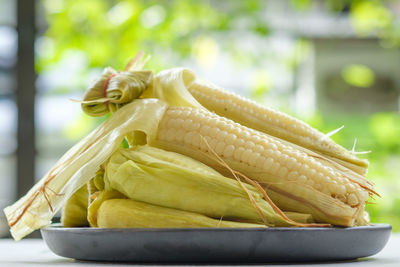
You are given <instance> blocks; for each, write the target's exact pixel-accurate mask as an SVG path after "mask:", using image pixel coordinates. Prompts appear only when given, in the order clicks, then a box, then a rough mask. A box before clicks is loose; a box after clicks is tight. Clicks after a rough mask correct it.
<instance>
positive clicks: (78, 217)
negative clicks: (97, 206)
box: [61, 185, 89, 227]
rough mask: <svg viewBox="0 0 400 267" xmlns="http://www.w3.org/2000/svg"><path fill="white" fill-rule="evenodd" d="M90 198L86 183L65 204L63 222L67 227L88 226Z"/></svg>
mask: <svg viewBox="0 0 400 267" xmlns="http://www.w3.org/2000/svg"><path fill="white" fill-rule="evenodd" d="M88 200H89V193H88V190H87V187H86V185H84V186H82V187H81V188H80V189H79V190H78V191H76V192H75V193H74V194H73V195H72V196H71V197H70V198H69V199H68V201H67V203H66V204H65V206H64V208H63V210H62V213H61V224H62V225H63V226H65V227H79V226H88V225H89V222H88V220H87V208H88Z"/></svg>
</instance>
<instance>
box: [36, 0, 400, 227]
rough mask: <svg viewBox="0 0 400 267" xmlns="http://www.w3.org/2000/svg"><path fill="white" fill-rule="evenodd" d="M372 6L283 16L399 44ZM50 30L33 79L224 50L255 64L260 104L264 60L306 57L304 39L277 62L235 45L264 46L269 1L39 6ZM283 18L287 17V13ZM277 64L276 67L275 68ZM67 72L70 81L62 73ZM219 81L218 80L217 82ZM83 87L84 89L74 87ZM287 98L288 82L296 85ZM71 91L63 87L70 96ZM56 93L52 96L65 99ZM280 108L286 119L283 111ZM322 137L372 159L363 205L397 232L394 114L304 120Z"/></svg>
mask: <svg viewBox="0 0 400 267" xmlns="http://www.w3.org/2000/svg"><path fill="white" fill-rule="evenodd" d="M391 2H392V1H379V0H327V1H317V0H288V1H287V3H288V6H289V9H290V10H286V11H287V12H290V13H307V12H313V11H315V9H318V8H321V6H322V8H323V12H327V13H331V14H333V15H338V16H343V15H344V16H348V17H349V19H350V22H351V25H352V26H353V29H354V31H355V34H356V35H357V36H358V37H360V38H365V37H368V36H375V37H377V38H379V40H380V42H381V45H382V46H383V47H385V48H393V47H398V46H400V25H399V21H398V20H396V18H395V16H394V15H393V13H392V12H391V10H390V8H389V7H388V4H390V3H391ZM40 3H41V5H40V6H41V8H43V9H44V14H46V20H47V22H48V29H47V31H46V33H45V35H44V36H42V37H40V38H39V40H38V42H37V44H36V51H37V59H36V68H37V71H38V72H39V74H43V73H45V72H48V71H52V70H53V69H54V68H55V66H57V65H58V64H64V65H65V62H67V61H68V60H70V59H71V58H74V59H76V60H75V61H74V62H80V63H79V64H80V65H79V66H78V65H76V63H74V64H75V65H74V64H72V65H71V66H69V65H68V66H69V68H71V69H70V70H68V71H67V72H69V71H73V70H74V71H77V72H79V73H80V74H82V75H81V76H79V75H78V77H84V79H87V78H88V77H91V75H92V74H93V73H92V72H93V70H94V71H95V72H94V75H97V74H98V72H99V71H100V69H102V68H103V67H105V66H112V67H114V68H116V69H122V68H123V67H124V65H125V64H126V63H127V62H128V60H129V58H130V57H132V56H133V55H134V54H135V53H136V52H137V51H138V50H144V51H146V52H148V53H149V54H152V55H153V56H154V57H153V58H152V60H151V61H150V62H149V64H148V66H147V67H148V68H150V69H153V70H155V71H159V70H161V69H164V68H167V67H172V66H175V65H176V62H185V61H184V60H186V59H188V58H190V59H194V60H195V61H196V62H197V64H198V65H200V66H202V67H204V68H207V67H209V66H211V65H214V64H215V62H214V61H215V60H216V58H217V55H218V53H220V51H224V52H228V53H229V55H230V57H231V58H232V59H233V60H234V61H235V62H236V64H238V66H243V65H248V66H252V68H253V69H255V70H256V71H255V72H254V75H253V79H252V81H251V82H250V83H249V84H250V86H251V87H250V88H249V95H251V96H253V97H254V98H257V99H261V98H262V97H263V96H265V95H270V94H272V93H274V90H275V89H276V85H277V82H276V79H277V77H275V76H274V75H273V74H271V73H269V72H268V71H267V70H266V69H265V68H264V67H262V66H264V65H262V64H261V63H263V64H264V63H265V62H266V61H270V62H276V61H277V60H280V61H283V64H284V65H285V66H286V67H287V69H288V71H291V72H292V73H293V72H294V71H295V70H296V68H298V67H299V66H300V64H301V62H303V61H304V59H305V58H306V57H307V56H308V55H309V52H310V50H311V43H310V40H308V39H306V38H302V37H294V36H293V39H294V45H293V47H292V53H288V55H284V56H283V57H278V56H277V54H276V53H275V52H274V51H268V49H260V47H259V46H258V47H257V46H255V45H253V46H251V47H243V46H240V45H238V43H237V42H235V40H237V39H241V38H248V36H249V35H248V34H249V33H251V34H252V36H253V35H254V36H256V37H257V38H259V39H261V40H266V38H268V37H269V36H270V35H271V34H273V33H274V32H273V29H271V28H270V27H269V25H268V23H266V20H265V19H264V14H265V10H266V9H268V8H269V6H268V4H269V3H271V1H262V0H248V1H213V2H211V1H205V0H204V1H196V0H187V1H183V0H171V1H155V0H129V1H128V0H85V1H78V0H42V1H41V2H40ZM288 14H289V13H288ZM273 60H275V61H273ZM354 63H355V64H352V65H349V66H347V67H346V68H344V69H343V70H342V77H343V79H344V80H345V81H346V82H347V83H349V84H351V85H354V86H358V87H368V86H370V85H371V84H373V83H374V79H375V74H374V72H373V71H372V70H371V69H369V68H367V67H366V66H363V65H359V64H357V62H354ZM67 72H66V73H65V74H64V75H66V76H67V77H68V73H67ZM215 82H218V81H215ZM76 84H77V86H75V88H78V89H79V90H83V88H82V86H81V85H82V83H76ZM292 86H293V88H292V89H293V90H292V91H291V93H294V90H295V86H296V84H295V82H294V83H293V85H292ZM68 90H70V89H68ZM68 90H66V89H65V88H64V89H63V88H61V89H60V90H59V91H58V92H59V93H60V92H61V93H63V92H68ZM284 111H287V112H292V110H290V108H289V107H286V108H284ZM307 121H308V122H309V123H310V124H311V125H313V126H314V127H316V128H318V129H320V130H322V131H323V132H326V133H327V132H330V131H331V130H333V129H336V128H338V127H340V126H341V125H345V128H344V129H343V130H341V131H340V132H338V133H337V134H336V135H335V136H334V137H333V138H334V139H335V140H336V141H337V142H338V143H340V144H342V145H343V146H345V147H346V148H348V149H351V148H352V147H353V142H354V138H355V137H356V138H357V140H358V142H357V146H356V151H369V150H371V151H372V152H371V153H369V154H366V155H361V156H362V157H366V158H368V159H369V160H370V162H371V168H370V173H369V174H368V176H369V177H370V178H371V179H372V180H374V181H375V182H376V184H377V191H378V192H380V193H381V194H382V196H383V197H382V198H380V199H376V200H375V202H376V204H375V205H373V204H370V205H368V210H369V212H370V214H371V217H372V221H374V222H388V223H391V224H392V225H393V226H394V230H397V231H400V197H399V195H398V194H397V192H400V191H399V190H400V182H399V179H398V177H400V168H399V167H398V166H399V163H400V138H399V136H400V116H399V114H398V113H378V114H374V115H372V116H367V115H354V114H339V113H335V114H323V115H322V114H319V113H316V114H314V116H312V117H311V118H308V120H307ZM90 123H92V122H89V120H88V118H85V117H84V116H82V118H80V120H79V121H77V122H76V123H75V124H73V125H71V127H69V128H68V129H66V132H65V135H66V136H67V137H69V138H72V139H74V138H77V137H78V136H79V135H80V134H82V132H85V131H88V128H90V127H88V125H89V124H90Z"/></svg>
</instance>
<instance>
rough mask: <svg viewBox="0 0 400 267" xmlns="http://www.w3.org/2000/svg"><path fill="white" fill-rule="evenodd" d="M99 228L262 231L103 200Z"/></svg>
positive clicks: (247, 225)
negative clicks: (213, 228) (246, 229)
mask: <svg viewBox="0 0 400 267" xmlns="http://www.w3.org/2000/svg"><path fill="white" fill-rule="evenodd" d="M97 226H98V227H101V228H196V227H221V228H265V226H264V225H262V224H250V223H240V222H232V221H225V220H217V219H212V218H209V217H207V216H204V215H201V214H197V213H193V212H187V211H182V210H177V209H171V208H165V207H160V206H155V205H151V204H147V203H143V202H139V201H134V200H131V199H111V200H106V201H104V202H103V203H102V204H101V206H100V207H99V209H98V211H97Z"/></svg>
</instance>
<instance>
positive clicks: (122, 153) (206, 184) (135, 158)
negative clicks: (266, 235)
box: [105, 146, 296, 226]
mask: <svg viewBox="0 0 400 267" xmlns="http://www.w3.org/2000/svg"><path fill="white" fill-rule="evenodd" d="M170 159H171V160H170ZM105 169H106V176H105V180H106V181H105V184H106V188H108V189H115V190H118V191H119V192H121V193H123V194H124V195H125V196H127V197H129V198H130V199H133V200H136V201H141V202H145V203H149V204H153V205H157V206H163V207H169V208H174V209H179V210H184V211H190V212H195V213H199V214H204V215H206V216H209V217H213V218H221V217H223V218H226V219H243V220H247V221H251V222H257V223H262V222H263V218H262V216H261V215H260V214H259V212H258V211H257V209H256V208H255V207H254V206H253V205H252V202H251V201H250V200H249V196H248V195H247V193H246V191H245V190H244V189H243V188H242V187H241V186H240V185H239V184H238V182H237V181H235V180H232V179H230V178H227V177H224V176H222V175H221V174H219V173H217V172H215V171H214V170H212V169H211V168H209V167H208V166H206V165H204V164H202V163H199V162H196V161H195V160H193V159H191V158H188V157H186V156H183V155H180V154H177V153H173V152H168V151H164V150H161V149H157V148H153V147H150V146H136V147H133V148H131V149H120V150H118V151H117V152H116V153H114V154H113V155H112V156H111V158H110V160H109V162H108V163H107V165H106V167H105ZM243 186H245V188H246V190H247V192H249V193H250V194H251V197H252V198H253V199H254V201H255V202H256V205H257V207H258V208H259V210H260V211H261V212H262V214H263V215H264V216H265V217H266V220H267V222H268V224H270V225H275V226H290V225H296V223H294V222H291V221H288V220H287V219H285V218H282V216H281V215H279V214H277V213H276V212H275V211H274V209H273V208H272V207H271V206H270V205H269V204H268V202H267V201H265V200H264V199H263V196H262V194H261V193H260V192H259V191H257V189H256V188H254V187H253V186H251V185H248V184H243Z"/></svg>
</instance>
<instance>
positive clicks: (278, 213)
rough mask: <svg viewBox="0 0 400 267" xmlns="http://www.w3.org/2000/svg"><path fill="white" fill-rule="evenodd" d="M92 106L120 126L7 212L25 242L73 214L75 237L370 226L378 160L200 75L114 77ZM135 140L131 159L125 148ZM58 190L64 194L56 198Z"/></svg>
mask: <svg viewBox="0 0 400 267" xmlns="http://www.w3.org/2000/svg"><path fill="white" fill-rule="evenodd" d="M136 66H137V65H136ZM110 73H111V74H110ZM110 85H112V86H113V89H112V90H109V88H108V86H110ZM120 87H123V90H120V91H118V88H120ZM82 107H83V110H84V111H85V112H87V113H88V114H90V115H92V116H102V115H104V114H106V113H107V112H108V111H112V112H113V115H112V116H111V117H110V118H109V119H108V120H107V121H106V122H105V123H104V124H103V125H101V126H99V128H98V129H96V130H95V131H94V132H93V133H92V134H91V135H89V136H88V137H87V138H86V139H84V140H83V141H81V142H80V143H78V144H77V145H76V146H75V147H74V148H72V149H71V150H70V151H69V152H68V153H67V154H66V156H64V157H63V158H62V159H61V160H60V163H59V164H58V165H56V166H55V167H54V168H53V169H52V170H51V171H50V172H49V174H48V175H46V176H45V177H44V178H43V179H42V180H41V181H40V182H39V184H38V185H37V186H36V187H34V188H33V189H32V190H31V191H30V192H29V193H28V194H27V196H25V197H24V199H22V200H20V201H19V202H17V203H16V204H14V205H13V206H11V207H8V208H7V209H6V214H7V217H8V219H9V222H10V225H11V226H12V233H13V234H14V237H16V238H20V237H22V236H23V235H25V234H26V233H28V232H29V231H30V230H31V229H34V228H38V227H41V226H43V225H44V224H45V223H46V220H43V221H42V222H40V223H31V222H32V221H31V220H32V218H30V217H29V216H32V214H37V216H39V215H42V217H45V218H46V219H48V218H50V219H51V217H52V216H53V215H54V213H55V211H56V210H57V209H59V208H61V207H62V206H64V211H63V216H62V221H63V223H64V225H65V226H84V225H90V226H92V227H270V226H302V227H306V226H328V225H338V226H355V225H367V224H368V223H369V220H368V214H367V213H366V212H365V211H364V207H365V203H366V201H367V199H368V198H369V197H370V196H371V195H373V194H376V193H375V192H374V191H373V184H372V183H371V182H370V181H368V180H367V179H366V178H365V175H366V172H367V168H368V162H367V161H366V160H362V159H359V158H357V157H356V156H355V155H353V153H351V152H349V151H347V150H346V149H344V148H343V147H341V146H339V145H338V144H336V143H335V142H333V141H332V140H331V139H330V137H329V136H327V135H324V134H322V133H320V132H319V131H317V130H316V129H313V128H312V127H310V126H309V125H307V124H305V123H304V122H302V121H300V120H297V119H295V118H293V117H290V116H288V115H286V114H283V113H280V112H277V111H274V110H271V109H269V108H267V107H263V106H261V105H258V104H256V103H254V102H252V101H250V100H247V99H244V98H242V97H240V96H237V95H235V94H233V93H229V92H227V91H225V90H223V89H221V88H218V87H217V86H215V85H213V84H210V83H208V82H205V81H203V80H200V79H198V78H197V77H196V76H195V74H194V73H193V72H191V71H190V70H187V69H170V70H165V71H162V72H160V73H159V74H157V75H155V76H153V75H152V73H151V72H149V71H141V70H138V69H137V68H136V69H135V68H128V69H126V70H125V71H124V72H120V73H119V72H115V71H113V72H110V71H106V72H104V74H103V76H102V77H101V78H100V79H99V80H98V81H97V82H96V83H95V84H94V86H92V87H91V88H89V91H88V92H87V93H86V95H85V98H84V101H82ZM123 138H125V139H126V140H128V142H129V146H130V147H129V148H118V146H119V144H120V143H121V141H122V139H123ZM102 144H103V147H101V145H102ZM99 153H100V154H99ZM99 155H102V156H101V157H100V156H99ZM78 158H80V159H81V160H80V161H79V162H78V161H76V159H78ZM75 161H76V165H73V164H72V165H73V166H68V165H67V164H68V163H70V162H75ZM60 164H61V166H62V167H60ZM62 170H63V171H67V173H69V177H68V175H67V174H64V173H61V172H62ZM51 184H52V185H53V186H52V188H51V191H53V192H55V193H56V194H46V188H47V187H49V186H50V185H51ZM78 189H79V190H78ZM74 192H75V193H74ZM60 193H61V194H62V196H61V197H60ZM85 199H86V201H85ZM44 201H46V202H48V203H47V204H48V207H47V210H46V208H45V205H44V204H45V203H44ZM52 203H54V205H55V207H54V208H53V207H52V205H51V204H52ZM64 203H66V204H64ZM49 209H50V211H49ZM26 210H29V211H30V215H27V213H26V212H25V211H26ZM29 223H31V224H32V225H29V227H26V225H27V224H29ZM13 227H14V228H13Z"/></svg>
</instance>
